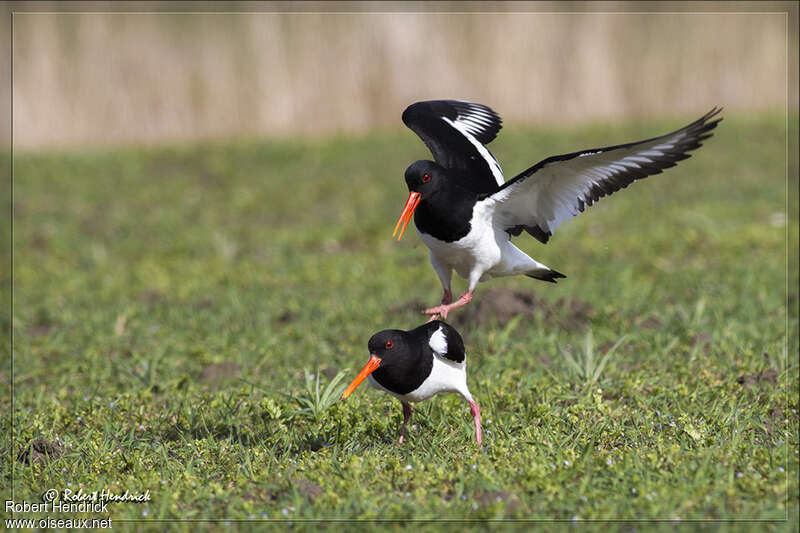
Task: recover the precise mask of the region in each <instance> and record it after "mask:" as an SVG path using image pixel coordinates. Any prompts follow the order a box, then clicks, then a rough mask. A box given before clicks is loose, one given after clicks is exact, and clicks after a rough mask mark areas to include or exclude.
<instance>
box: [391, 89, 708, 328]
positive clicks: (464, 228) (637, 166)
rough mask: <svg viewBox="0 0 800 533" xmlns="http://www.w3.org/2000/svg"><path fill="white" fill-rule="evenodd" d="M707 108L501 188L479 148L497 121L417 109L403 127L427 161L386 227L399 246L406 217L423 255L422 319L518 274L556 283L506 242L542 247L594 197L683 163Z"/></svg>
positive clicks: (448, 104)
mask: <svg viewBox="0 0 800 533" xmlns="http://www.w3.org/2000/svg"><path fill="white" fill-rule="evenodd" d="M720 111H721V109H717V108H714V109H712V110H711V111H710V112H708V113H706V114H705V115H703V116H702V117H701V118H699V119H698V120H696V121H695V122H692V123H691V124H689V125H688V126H686V127H683V128H681V129H679V130H676V131H674V132H672V133H668V134H666V135H662V136H661V137H654V138H652V139H647V140H644V141H638V142H633V143H628V144H619V145H616V146H609V147H606V148H594V149H591V150H582V151H580V152H573V153H571V154H565V155H557V156H553V157H548V158H547V159H544V160H542V161H540V162H538V163H536V164H535V165H533V166H532V167H530V168H529V169H527V170H525V171H523V172H522V173H520V174H519V175H517V176H516V177H514V178H513V179H512V180H511V181H509V182H504V180H503V172H502V170H501V169H500V165H499V164H498V163H497V160H496V159H495V158H494V156H493V155H492V154H491V152H489V150H488V149H487V148H486V146H485V145H487V144H489V143H490V142H491V141H492V139H494V138H495V136H497V132H498V131H500V128H501V120H500V117H499V116H498V115H497V113H495V112H494V111H492V110H491V109H490V108H488V107H486V106H484V105H480V104H473V103H470V102H462V101H458V100H432V101H428V102H417V103H415V104H412V105H410V106H409V107H408V108H407V109H406V110H405V111H404V112H403V122H404V123H405V124H406V126H408V127H409V128H411V129H412V130H413V131H414V132H415V133H416V134H417V135H419V137H420V138H421V139H422V141H423V142H424V143H425V145H426V146H427V147H428V148H429V149H430V151H431V152H432V154H433V158H434V159H435V162H434V161H417V162H415V163H413V164H412V165H411V166H409V167H408V169H406V173H405V180H406V184H407V185H408V190H409V194H408V201H407V202H406V205H405V208H404V209H403V213H402V214H401V215H400V219H399V220H398V221H397V225H396V226H395V230H394V234H392V236H394V235H396V234H397V231H398V229H399V230H400V235H399V236H398V240H399V239H401V238H402V237H403V233H404V232H405V229H406V226H408V223H409V221H410V220H411V216H412V215H413V216H414V224H415V225H416V227H417V231H418V232H419V234H420V237H421V238H422V241H423V242H424V243H425V244H426V245H427V246H428V248H430V251H431V263H432V264H433V269H434V270H436V274H437V275H438V276H439V279H440V280H441V282H442V287H443V288H444V296H443V297H442V303H441V305H439V306H436V307H432V308H430V309H426V310H425V311H423V312H424V313H425V314H429V315H431V320H433V319H435V318H436V317H437V316H441V317H442V318H443V319H446V318H447V313H448V312H449V311H451V310H453V309H455V308H457V307H461V306H462V305H465V304H467V303H469V301H470V300H471V299H472V293H473V291H474V290H475V287H476V286H477V285H478V282H479V281H486V280H488V279H491V278H493V277H499V276H512V275H516V274H524V275H526V276H529V277H531V278H535V279H540V280H543V281H549V282H552V283H555V282H556V279H557V278H564V277H566V276H564V275H563V274H561V273H560V272H557V271H555V270H553V269H551V268H550V267H548V266H546V265H543V264H542V263H539V262H538V261H536V260H534V259H532V258H530V257H528V256H527V255H526V254H525V253H524V252H522V251H521V250H520V249H519V248H517V247H516V246H514V245H513V244H512V243H511V236H512V235H513V236H517V235H519V234H520V233H521V232H522V230H525V231H526V232H528V233H529V234H531V235H532V236H534V237H535V238H536V239H538V240H539V241H541V242H542V243H546V242H547V241H548V239H549V238H550V236H551V235H552V234H553V231H555V229H556V228H557V227H558V226H560V225H561V223H563V222H564V221H566V220H569V219H571V218H572V217H575V216H577V215H578V214H579V213H581V212H583V210H584V209H585V208H586V207H587V206H590V205H592V204H593V203H594V202H596V201H597V200H599V199H600V198H602V197H603V196H606V195H610V194H612V193H614V192H616V191H618V190H619V189H621V188H625V187H627V186H628V185H630V184H631V183H633V182H634V181H636V180H638V179H642V178H645V177H647V176H650V175H652V174H659V173H660V172H661V171H662V170H663V169H665V168H669V167H672V166H675V164H676V163H677V162H678V161H681V160H682V159H686V158H688V157H689V155H688V154H687V152H689V151H691V150H694V149H696V148H698V147H700V146H701V144H702V143H701V141H703V140H704V139H707V138H708V137H710V136H711V135H712V134H711V130H712V129H714V128H715V127H716V125H717V124H718V123H719V121H720V120H722V119H721V118H716V119H714V120H712V118H714V117H715V116H716V115H717V114H718V113H719V112H720ZM453 269H455V271H456V272H457V273H458V275H459V276H461V277H462V278H464V279H466V280H467V281H468V282H469V284H468V288H467V292H466V293H464V294H463V295H462V296H461V297H460V298H459V299H458V300H457V301H455V302H453V301H452V293H451V291H450V280H451V277H452V271H453Z"/></svg>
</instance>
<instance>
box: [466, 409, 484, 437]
mask: <svg viewBox="0 0 800 533" xmlns="http://www.w3.org/2000/svg"><path fill="white" fill-rule="evenodd" d="M469 412H470V413H472V419H473V420H474V421H475V440H476V441H477V443H478V444H480V443H481V442H482V441H483V438H482V437H481V408H480V407H478V404H477V402H474V401H472V400H470V401H469Z"/></svg>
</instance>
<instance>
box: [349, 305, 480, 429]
mask: <svg viewBox="0 0 800 533" xmlns="http://www.w3.org/2000/svg"><path fill="white" fill-rule="evenodd" d="M367 347H368V349H369V361H367V364H366V365H364V368H362V369H361V372H359V373H358V375H357V376H356V378H355V379H354V380H353V382H352V383H350V385H349V386H348V387H347V389H346V390H345V391H344V394H342V399H343V400H344V399H346V398H347V397H348V396H350V394H352V392H353V391H354V390H356V387H358V386H359V385H360V384H361V382H362V381H364V379H365V378H366V379H368V383H369V384H370V385H371V386H373V387H375V388H377V389H380V390H383V391H386V392H388V393H389V394H391V395H392V396H394V397H395V398H397V399H398V400H400V403H402V404H403V426H402V427H401V428H400V439H399V440H398V444H402V442H403V436H404V435H405V432H406V425H407V424H408V419H409V418H411V403H415V402H421V401H423V400H427V399H428V398H430V397H431V396H433V395H435V394H438V393H440V392H457V393H458V394H460V395H461V396H463V397H464V399H465V400H467V402H469V407H470V412H471V413H472V418H473V420H474V422H475V440H476V441H477V442H478V444H480V443H481V440H482V439H481V409H480V407H478V403H477V402H476V401H475V399H474V398H473V397H472V394H470V392H469V388H467V366H466V354H465V352H464V341H463V340H462V339H461V335H459V333H458V331H456V330H455V328H453V327H452V326H450V325H449V324H445V323H444V322H440V321H438V320H434V321H432V322H431V321H429V322H428V323H426V324H423V325H421V326H420V327H418V328H416V329H412V330H410V331H402V330H399V329H387V330H384V331H380V332H378V333H376V334H375V335H373V336H372V338H371V339H370V340H369V343H367Z"/></svg>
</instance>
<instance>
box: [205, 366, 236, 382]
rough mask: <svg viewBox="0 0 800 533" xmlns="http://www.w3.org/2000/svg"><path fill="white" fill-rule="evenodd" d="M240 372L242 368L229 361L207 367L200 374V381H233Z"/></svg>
mask: <svg viewBox="0 0 800 533" xmlns="http://www.w3.org/2000/svg"><path fill="white" fill-rule="evenodd" d="M241 372H242V367H240V366H239V365H237V364H236V363H233V362H231V361H224V362H222V363H215V364H213V365H208V366H207V367H205V368H204V369H203V371H202V372H200V381H206V382H212V383H216V382H220V381H224V380H227V379H235V378H238V377H239V374H241Z"/></svg>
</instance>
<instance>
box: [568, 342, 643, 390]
mask: <svg viewBox="0 0 800 533" xmlns="http://www.w3.org/2000/svg"><path fill="white" fill-rule="evenodd" d="M627 337H628V336H627V335H623V336H622V337H620V338H619V340H618V341H617V342H615V343H614V345H613V346H612V347H611V348H610V349H609V350H608V351H607V352H606V353H605V355H603V356H602V357H601V358H600V359H599V360H596V359H595V345H594V335H593V334H592V330H591V329H590V330H589V331H587V332H586V337H585V339H584V341H583V349H582V350H580V351H578V353H577V354H576V355H573V354H572V352H570V350H569V349H568V348H564V347H563V346H561V345H560V344H559V345H558V349H559V351H560V352H561V355H563V356H564V360H565V361H566V362H567V365H568V367H569V368H570V369H571V370H572V371H573V372H574V373H575V374H576V375H577V376H578V378H579V379H580V380H581V381H582V382H583V383H585V384H586V385H592V384H594V383H597V381H598V380H599V379H600V376H602V375H603V369H604V368H605V367H606V364H607V363H608V361H609V360H610V359H611V356H612V355H614V352H616V351H617V348H619V346H620V345H621V344H622V342H623V341H624V340H625V339H626V338H627Z"/></svg>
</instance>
